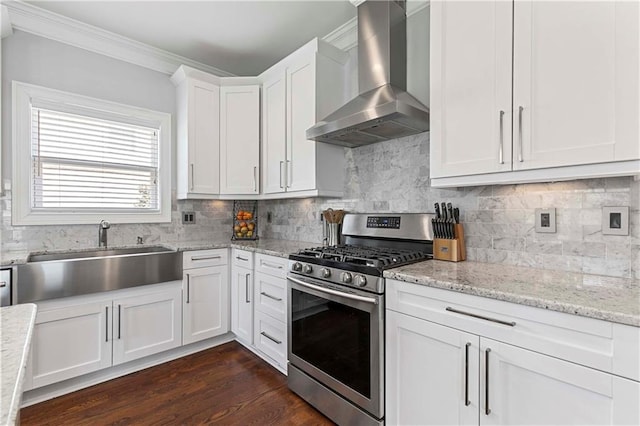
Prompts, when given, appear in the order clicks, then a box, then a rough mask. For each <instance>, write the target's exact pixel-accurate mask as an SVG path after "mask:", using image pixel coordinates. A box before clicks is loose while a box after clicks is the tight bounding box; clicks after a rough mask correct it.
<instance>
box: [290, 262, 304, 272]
mask: <svg viewBox="0 0 640 426" xmlns="http://www.w3.org/2000/svg"><path fill="white" fill-rule="evenodd" d="M291 269H292V270H294V271H296V272H300V271H302V263H300V262H296V263H294V264H293V265H291Z"/></svg>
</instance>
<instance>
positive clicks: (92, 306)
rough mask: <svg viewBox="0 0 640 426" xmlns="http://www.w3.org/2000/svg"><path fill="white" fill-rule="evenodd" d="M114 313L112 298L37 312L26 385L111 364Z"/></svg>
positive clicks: (62, 377) (57, 379)
mask: <svg viewBox="0 0 640 426" xmlns="http://www.w3.org/2000/svg"><path fill="white" fill-rule="evenodd" d="M112 315H113V312H112V309H111V301H110V300H109V301H108V302H107V301H105V302H98V303H87V304H82V305H76V306H69V307H66V308H60V309H52V310H45V311H40V312H38V314H37V316H36V321H35V326H34V329H33V338H32V341H31V357H30V361H29V368H28V373H27V380H26V385H27V388H38V387H41V386H45V385H49V384H51V383H56V382H60V381H62V380H66V379H70V378H72V377H77V376H81V375H83V374H87V373H90V372H92V371H96V370H100V369H102V368H106V367H110V366H111V318H112ZM29 383H30V384H31V386H30V387H29Z"/></svg>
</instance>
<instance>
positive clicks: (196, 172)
mask: <svg viewBox="0 0 640 426" xmlns="http://www.w3.org/2000/svg"><path fill="white" fill-rule="evenodd" d="M188 84H189V86H188V95H187V98H188V112H187V117H188V118H187V120H188V129H189V131H188V151H189V153H188V158H189V164H188V171H187V172H188V175H187V182H188V188H187V191H188V192H189V193H196V194H219V193H220V169H219V168H218V167H219V166H218V165H219V164H220V88H219V87H218V86H215V85H213V84H210V83H205V82H201V81H198V80H194V79H190V80H189V81H188ZM182 166H184V165H182Z"/></svg>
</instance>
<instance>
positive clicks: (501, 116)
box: [498, 110, 504, 164]
mask: <svg viewBox="0 0 640 426" xmlns="http://www.w3.org/2000/svg"><path fill="white" fill-rule="evenodd" d="M498 157H499V161H500V164H504V111H502V110H500V151H498Z"/></svg>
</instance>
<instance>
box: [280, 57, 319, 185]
mask: <svg viewBox="0 0 640 426" xmlns="http://www.w3.org/2000/svg"><path fill="white" fill-rule="evenodd" d="M314 124H316V61H315V55H314V56H310V57H309V58H308V59H307V60H304V61H299V62H298V63H296V64H294V65H292V66H290V67H289V68H287V164H286V171H287V173H286V174H287V176H286V182H287V183H286V187H287V191H304V190H310V189H316V142H314V141H310V140H308V139H307V133H306V132H307V129H308V128H309V127H311V126H313V125H314Z"/></svg>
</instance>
